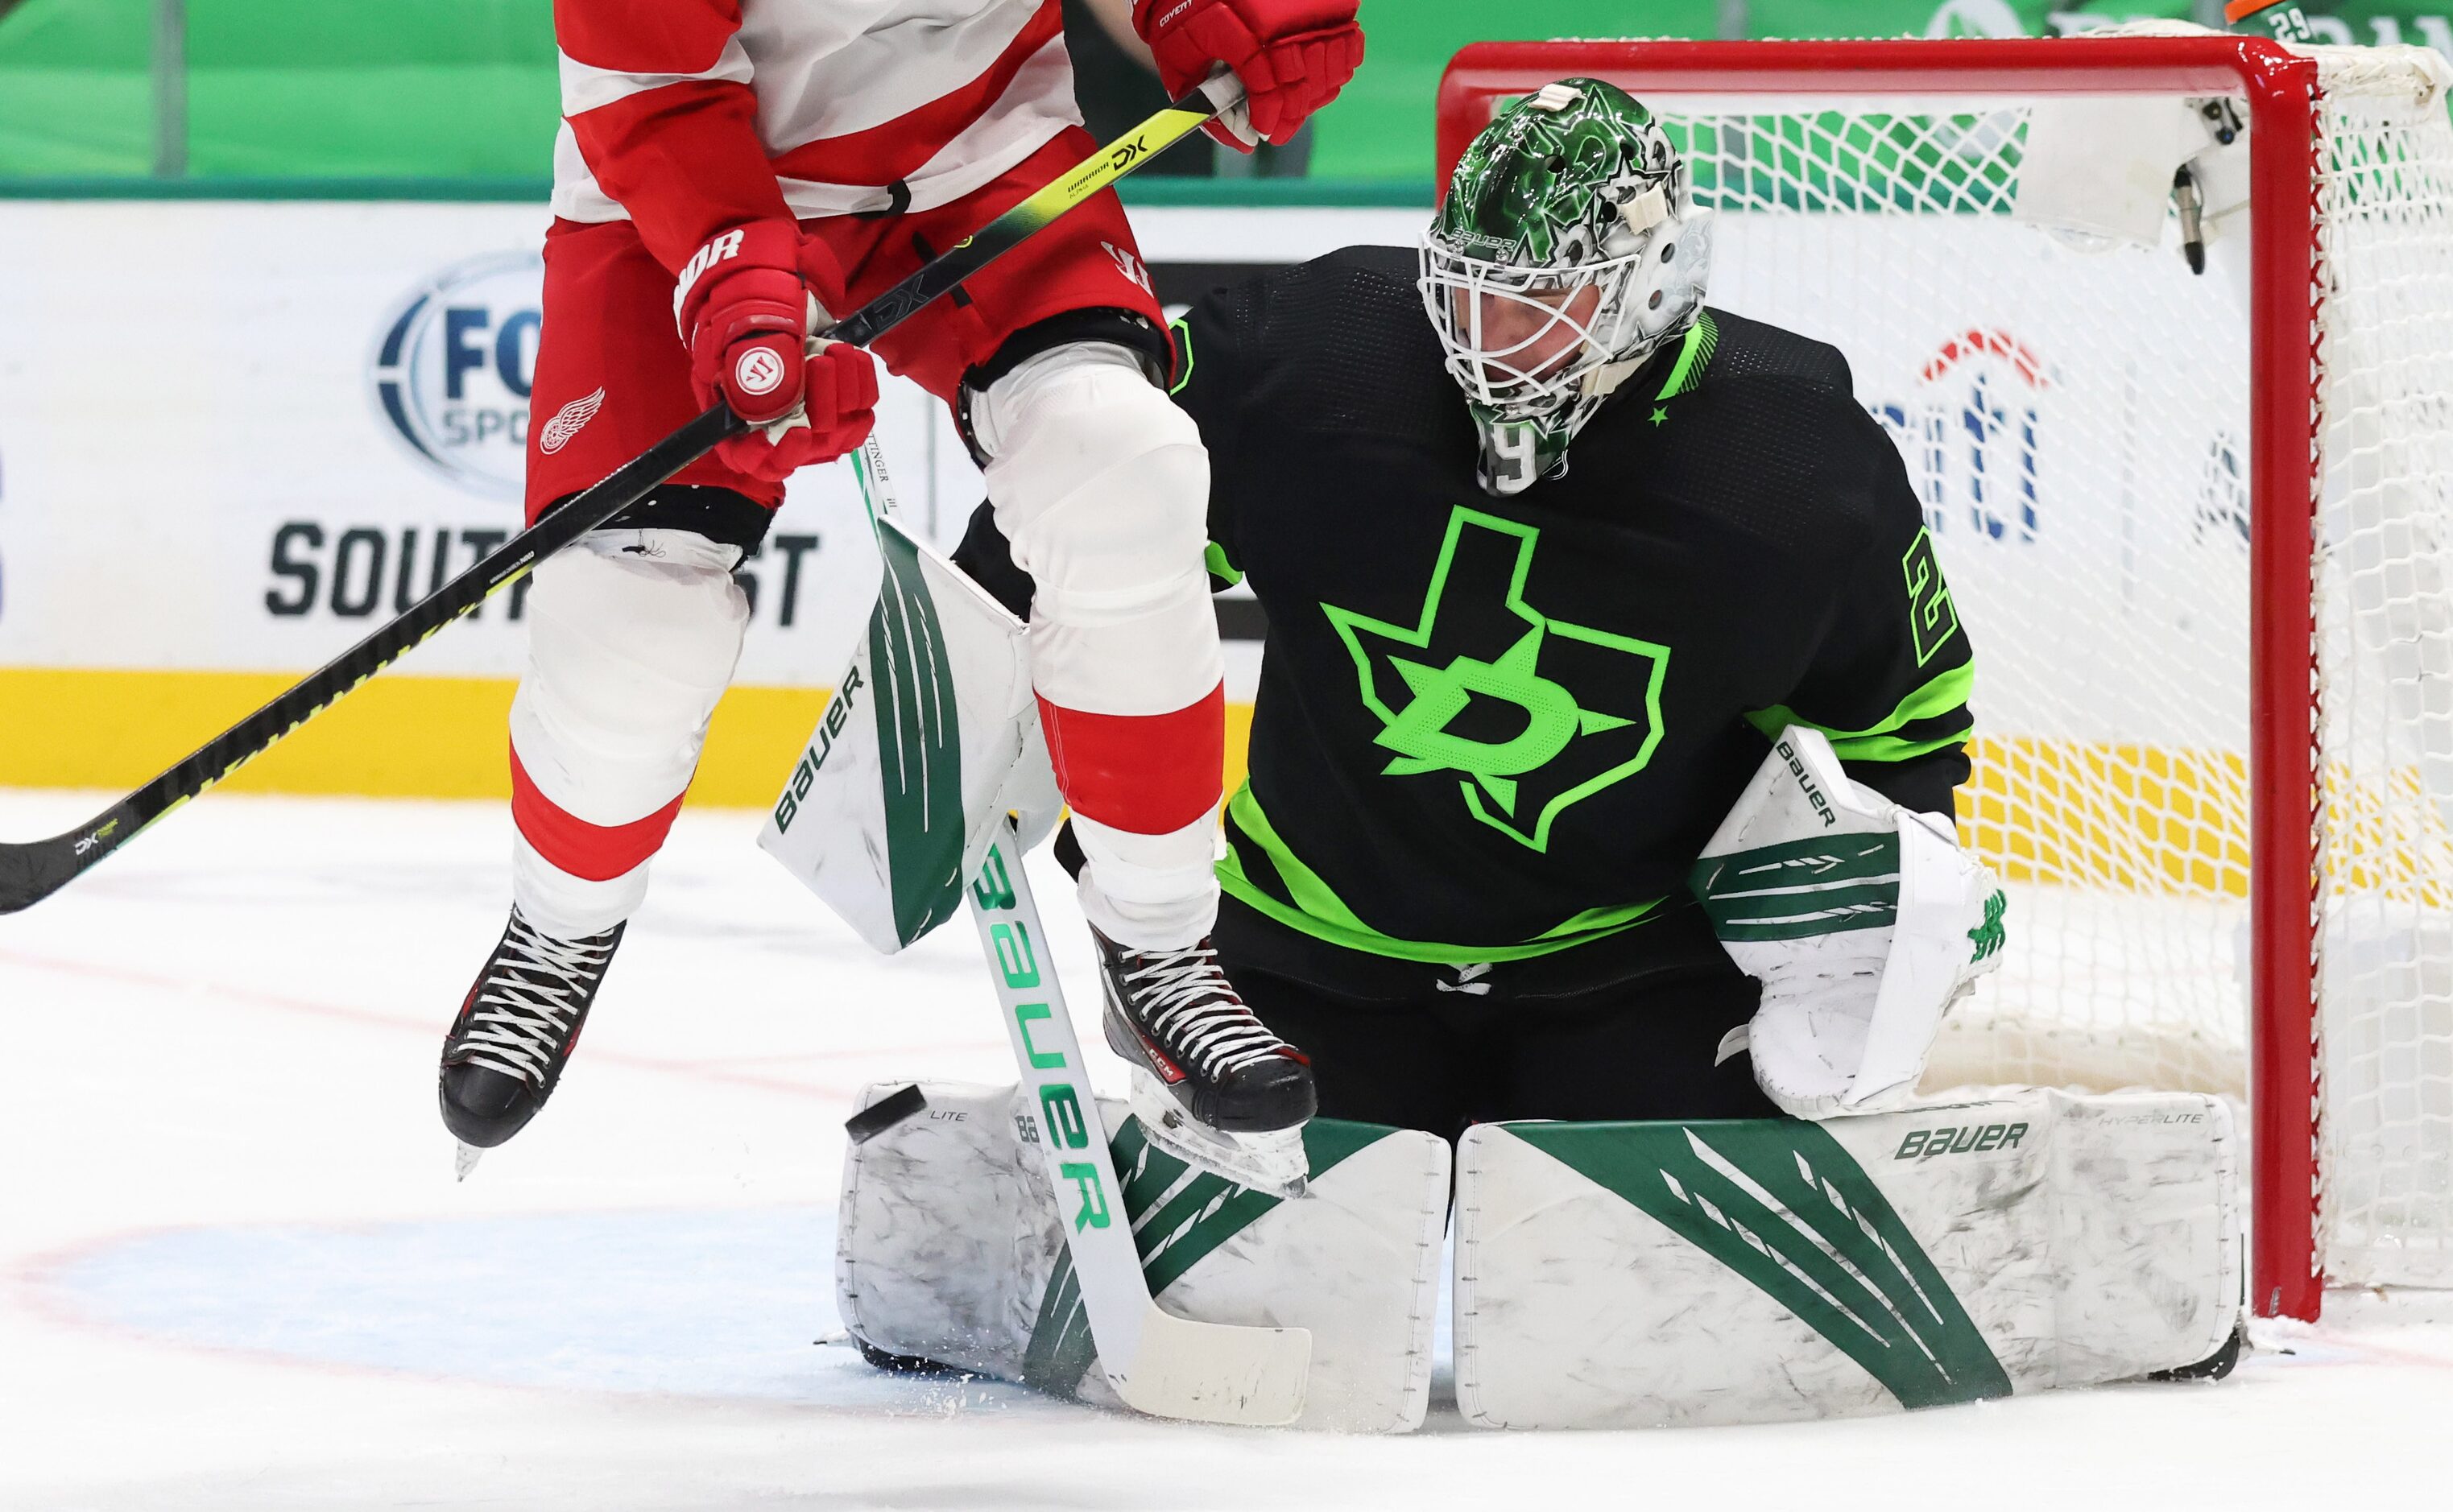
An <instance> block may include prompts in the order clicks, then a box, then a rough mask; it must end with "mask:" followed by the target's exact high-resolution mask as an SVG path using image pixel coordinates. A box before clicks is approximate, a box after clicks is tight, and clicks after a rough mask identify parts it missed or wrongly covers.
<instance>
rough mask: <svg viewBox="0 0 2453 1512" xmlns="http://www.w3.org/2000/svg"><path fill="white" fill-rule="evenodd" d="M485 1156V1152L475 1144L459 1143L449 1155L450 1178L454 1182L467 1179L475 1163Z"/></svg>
mask: <svg viewBox="0 0 2453 1512" xmlns="http://www.w3.org/2000/svg"><path fill="white" fill-rule="evenodd" d="M454 1143H457V1142H456V1141H455V1142H454ZM485 1158H486V1152H485V1151H484V1150H481V1149H479V1148H478V1147H477V1146H476V1145H474V1144H461V1145H460V1148H459V1149H458V1150H456V1151H455V1152H453V1154H452V1156H451V1179H452V1180H453V1181H455V1182H465V1181H467V1180H468V1179H469V1172H470V1171H473V1170H475V1169H476V1168H477V1163H478V1162H479V1161H481V1160H484V1159H485Z"/></svg>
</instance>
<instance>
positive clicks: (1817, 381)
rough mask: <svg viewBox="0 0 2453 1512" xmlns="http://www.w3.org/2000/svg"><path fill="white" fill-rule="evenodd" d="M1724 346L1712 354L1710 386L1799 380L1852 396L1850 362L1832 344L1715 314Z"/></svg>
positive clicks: (1715, 311)
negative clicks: (1758, 381) (1776, 379)
mask: <svg viewBox="0 0 2453 1512" xmlns="http://www.w3.org/2000/svg"><path fill="white" fill-rule="evenodd" d="M1711 316H1712V324H1713V326H1714V327H1715V328H1717V329H1718V330H1719V332H1720V341H1719V343H1718V344H1717V345H1716V346H1715V347H1714V348H1713V350H1712V365H1711V368H1710V370H1709V371H1707V372H1706V373H1705V377H1704V381H1705V383H1707V384H1708V383H1737V382H1742V381H1744V380H1745V379H1748V378H1795V379H1801V380H1803V381H1805V382H1806V383H1810V384H1814V385H1816V386H1818V387H1821V388H1835V389H1838V390H1839V391H1840V392H1841V393H1844V394H1846V393H1850V392H1851V391H1852V390H1853V389H1854V388H1855V387H1856V381H1855V379H1854V378H1853V377H1851V376H1850V374H1849V372H1848V359H1847V358H1846V357H1845V356H1843V355H1842V354H1841V351H1840V348H1837V347H1834V346H1832V345H1831V344H1830V343H1828V342H1821V341H1816V340H1815V339H1814V338H1813V337H1811V336H1801V335H1799V334H1798V333H1797V332H1795V331H1793V330H1786V329H1784V328H1781V327H1778V326H1771V325H1766V324H1765V323H1764V322H1762V321H1760V320H1748V319H1747V318H1746V317H1745V316H1744V315H1733V314H1731V313H1729V312H1728V311H1727V310H1725V309H1712V310H1711Z"/></svg>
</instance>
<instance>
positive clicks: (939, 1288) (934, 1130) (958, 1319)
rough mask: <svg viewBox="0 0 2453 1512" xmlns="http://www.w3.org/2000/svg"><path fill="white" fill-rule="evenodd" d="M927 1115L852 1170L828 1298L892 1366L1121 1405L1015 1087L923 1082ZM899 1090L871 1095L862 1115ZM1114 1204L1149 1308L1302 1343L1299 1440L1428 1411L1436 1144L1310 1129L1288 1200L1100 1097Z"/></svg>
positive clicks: (873, 1142) (913, 1116) (1369, 1131)
mask: <svg viewBox="0 0 2453 1512" xmlns="http://www.w3.org/2000/svg"><path fill="white" fill-rule="evenodd" d="M918 1088H919V1092H920V1094H921V1097H922V1098H923V1099H924V1100H925V1104H926V1105H925V1106H924V1107H922V1108H920V1109H919V1110H917V1111H914V1112H912V1113H910V1114H908V1115H907V1116H906V1117H905V1118H903V1119H902V1120H901V1121H900V1122H898V1123H895V1124H892V1125H891V1126H889V1127H887V1128H885V1129H883V1130H880V1131H877V1132H875V1133H872V1134H870V1135H869V1137H868V1138H867V1139H865V1140H860V1141H857V1142H855V1143H854V1144H851V1145H850V1147H849V1149H848V1152H847V1154H846V1157H845V1162H844V1186H843V1202H842V1207H841V1212H840V1226H839V1228H838V1230H837V1233H838V1240H837V1247H836V1262H835V1280H836V1300H837V1305H838V1307H839V1308H840V1310H841V1312H842V1316H843V1320H844V1323H845V1325H846V1326H847V1327H848V1328H849V1329H850V1330H851V1331H852V1332H853V1333H854V1334H856V1335H858V1336H859V1337H860V1338H861V1339H863V1340H865V1341H867V1342H868V1343H870V1344H871V1345H873V1346H875V1347H877V1348H880V1349H884V1350H886V1351H887V1352H889V1353H893V1354H898V1355H907V1356H914V1357H917V1358H920V1359H925V1360H933V1361H936V1362H938V1363H943V1364H948V1365H954V1366H959V1367H961V1368H963V1369H967V1370H975V1371H979V1372H981V1373H982V1374H985V1375H990V1376H995V1377H998V1378H1000V1379H1003V1380H1007V1381H1018V1382H1022V1383H1026V1384H1028V1385H1032V1386H1036V1387H1038V1388H1040V1389H1042V1390H1046V1391H1050V1392H1054V1393H1057V1394H1059V1395H1064V1396H1078V1397H1081V1398H1082V1399H1084V1400H1087V1401H1093V1402H1100V1403H1108V1404H1112V1403H1113V1400H1114V1399H1113V1395H1112V1392H1111V1391H1110V1390H1109V1388H1108V1386H1107V1381H1106V1378H1105V1377H1104V1376H1103V1375H1101V1374H1100V1372H1099V1371H1098V1370H1096V1369H1094V1368H1092V1367H1093V1366H1094V1365H1095V1364H1096V1363H1097V1354H1096V1352H1095V1349H1094V1348H1093V1346H1092V1343H1091V1341H1090V1334H1089V1328H1088V1325H1087V1321H1086V1319H1085V1317H1084V1315H1083V1313H1082V1307H1081V1293H1080V1290H1079V1288H1078V1286H1076V1285H1074V1284H1073V1283H1072V1282H1071V1266H1070V1264H1069V1263H1067V1252H1066V1249H1065V1239H1064V1224H1065V1223H1066V1221H1067V1218H1069V1217H1070V1215H1071V1214H1072V1212H1073V1210H1074V1205H1075V1201H1076V1196H1075V1194H1074V1193H1072V1192H1070V1191H1067V1192H1066V1193H1065V1194H1063V1195H1064V1201H1063V1202H1062V1203H1061V1204H1060V1203H1059V1202H1058V1201H1057V1199H1056V1198H1055V1197H1053V1196H1051V1194H1050V1192H1049V1188H1048V1185H1047V1166H1046V1162H1045V1161H1044V1160H1043V1159H1042V1158H1041V1156H1040V1153H1039V1151H1038V1150H1037V1148H1036V1147H1035V1146H1036V1144H1037V1139H1038V1136H1037V1133H1036V1130H1035V1128H1032V1127H1030V1126H1029V1125H1030V1121H1031V1120H1033V1119H1035V1117H1036V1116H1037V1109H1036V1108H1035V1107H1032V1106H1030V1105H1028V1104H1026V1103H1025V1102H1024V1101H1023V1100H1022V1099H1021V1098H1020V1096H1019V1095H1018V1092H1017V1089H1016V1088H1014V1087H1010V1086H1001V1087H987V1086H976V1085H966V1084H959V1083H946V1082H924V1083H920V1084H918ZM901 1090H902V1084H891V1083H890V1084H882V1085H879V1086H873V1087H871V1088H869V1089H868V1093H867V1094H866V1095H865V1096H864V1097H863V1099H862V1106H863V1108H864V1109H867V1108H868V1107H869V1106H871V1105H872V1104H876V1103H877V1102H879V1101H880V1100H882V1099H883V1098H884V1097H886V1096H887V1095H888V1094H891V1093H895V1092H899V1091H901ZM1100 1105H1101V1108H1102V1110H1103V1111H1104V1112H1105V1113H1106V1115H1107V1120H1108V1126H1109V1127H1110V1128H1113V1129H1115V1130H1116V1131H1117V1133H1116V1135H1115V1137H1114V1140H1113V1146H1114V1149H1115V1152H1116V1165H1117V1174H1118V1177H1119V1179H1120V1180H1121V1181H1122V1183H1123V1185H1124V1192H1123V1201H1124V1205H1125V1208H1126V1211H1127V1215H1128V1216H1129V1217H1130V1219H1131V1221H1132V1224H1133V1225H1134V1228H1135V1230H1136V1233H1137V1235H1138V1237H1139V1239H1140V1242H1141V1246H1142V1249H1143V1253H1144V1261H1143V1268H1144V1272H1145V1274H1146V1275H1147V1277H1148V1278H1149V1281H1150V1285H1151V1290H1152V1292H1153V1293H1154V1294H1155V1295H1156V1296H1157V1298H1158V1301H1159V1303H1160V1304H1161V1305H1162V1306H1163V1307H1165V1308H1166V1309H1167V1311H1168V1312H1170V1313H1173V1314H1175V1315H1176V1316H1178V1317H1182V1318H1189V1319H1193V1320H1196V1321H1199V1322H1203V1323H1236V1324H1246V1325H1273V1326H1280V1327H1299V1328H1307V1329H1309V1330H1310V1331H1311V1341H1312V1344H1311V1367H1310V1373H1309V1376H1308V1378H1307V1384H1306V1393H1305V1399H1304V1400H1305V1405H1304V1412H1303V1416H1302V1417H1301V1418H1300V1419H1298V1420H1297V1422H1296V1426H1299V1427H1306V1428H1325V1429H1333V1430H1337V1431H1342V1432H1348V1433H1404V1432H1408V1431H1411V1430H1412V1429H1414V1428H1416V1427H1419V1426H1420V1425H1421V1424H1422V1422H1423V1416H1424V1413H1425V1411H1426V1408H1427V1406H1428V1404H1429V1401H1430V1381H1431V1345H1432V1333H1433V1325H1434V1323H1435V1322H1436V1313H1437V1309H1438V1304H1439V1263H1440V1242H1441V1237H1442V1234H1443V1232H1444V1230H1445V1228H1446V1217H1447V1204H1448V1173H1449V1155H1448V1146H1447V1143H1446V1141H1444V1140H1442V1139H1439V1138H1438V1137H1437V1136H1435V1135H1431V1134H1426V1133H1423V1132H1421V1131H1419V1130H1414V1129H1387V1128H1380V1127H1376V1126H1373V1125H1366V1124H1338V1123H1335V1122H1333V1121H1323V1120H1319V1119H1315V1120H1313V1121H1312V1123H1311V1124H1309V1125H1307V1126H1306V1131H1305V1137H1306V1142H1307V1143H1308V1144H1309V1145H1310V1148H1311V1153H1312V1170H1313V1174H1312V1179H1311V1183H1310V1186H1309V1188H1308V1194H1307V1195H1306V1197H1305V1198H1304V1199H1303V1200H1302V1201H1300V1202H1281V1201H1280V1200H1278V1199H1277V1198H1274V1197H1270V1196H1266V1195H1265V1194H1263V1193H1259V1192H1253V1191H1248V1190H1245V1189H1241V1188H1238V1187H1235V1186H1232V1185H1230V1184H1227V1182H1225V1181H1224V1180H1222V1179H1220V1178H1219V1177H1216V1176H1213V1175H1208V1174H1207V1173H1203V1172H1199V1171H1195V1170H1191V1169H1189V1168H1187V1167H1186V1166H1185V1165H1184V1164H1182V1163H1181V1162H1179V1161H1176V1160H1175V1159H1174V1158H1173V1157H1171V1156H1169V1155H1167V1153H1166V1152H1164V1151H1162V1150H1159V1149H1157V1148H1155V1147H1153V1146H1151V1145H1149V1144H1147V1142H1146V1141H1144V1140H1143V1139H1142V1137H1141V1130H1140V1127H1139V1125H1137V1124H1134V1123H1133V1122H1132V1121H1131V1120H1130V1119H1128V1118H1127V1116H1126V1113H1125V1109H1124V1107H1123V1106H1122V1105H1121V1104H1114V1103H1110V1102H1107V1100H1104V1099H1103V1100H1102V1101H1101V1104H1100Z"/></svg>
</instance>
